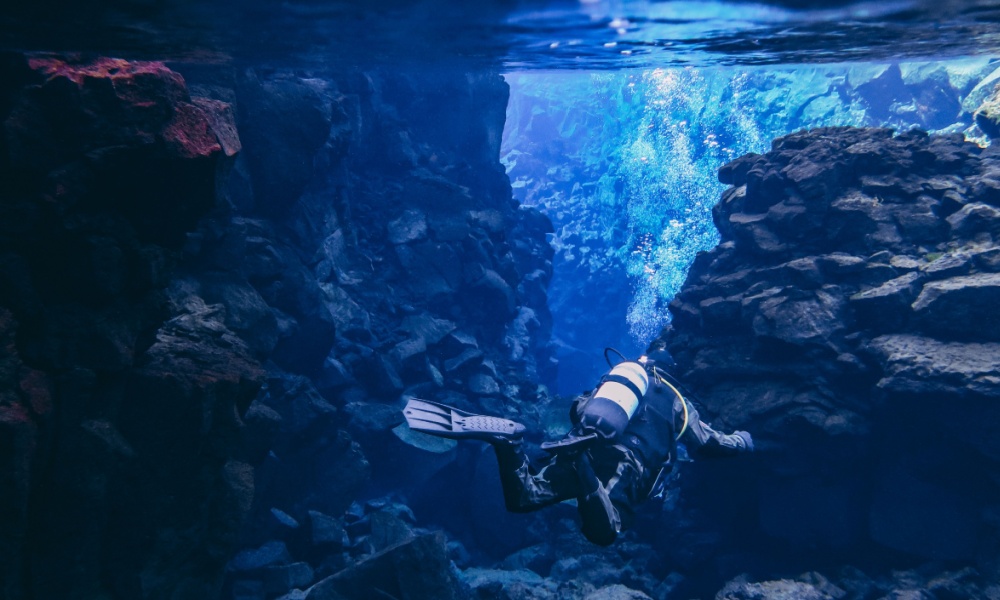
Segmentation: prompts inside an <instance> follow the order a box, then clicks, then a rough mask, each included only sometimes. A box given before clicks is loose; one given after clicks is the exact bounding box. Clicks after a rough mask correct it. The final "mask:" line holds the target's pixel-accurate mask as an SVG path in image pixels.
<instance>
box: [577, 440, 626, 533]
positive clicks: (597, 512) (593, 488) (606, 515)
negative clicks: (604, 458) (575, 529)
mask: <svg viewBox="0 0 1000 600" xmlns="http://www.w3.org/2000/svg"><path fill="white" fill-rule="evenodd" d="M576 470H577V476H578V480H579V484H580V489H581V493H580V496H579V497H578V498H577V501H576V503H577V511H578V512H579V513H580V519H581V521H582V522H583V524H582V526H581V528H580V529H581V531H582V532H583V535H584V537H586V538H587V539H588V540H590V541H591V542H593V543H594V544H597V545H599V546H609V545H611V543H613V542H614V541H615V539H616V538H617V537H618V532H619V531H620V530H621V522H620V521H619V518H618V510H617V509H616V508H615V507H614V505H613V504H612V503H611V498H610V497H609V496H608V492H607V490H606V489H605V488H604V485H603V484H601V480H600V479H598V477H597V474H596V473H594V469H593V467H592V466H591V465H590V456H589V454H588V453H586V452H584V453H583V454H581V455H580V457H579V459H578V460H577V464H576Z"/></svg>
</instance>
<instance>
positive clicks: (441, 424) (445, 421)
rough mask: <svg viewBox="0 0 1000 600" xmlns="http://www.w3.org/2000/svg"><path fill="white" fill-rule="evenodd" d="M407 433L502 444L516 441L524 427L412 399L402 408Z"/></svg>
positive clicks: (499, 418) (506, 420)
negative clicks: (408, 431)
mask: <svg viewBox="0 0 1000 600" xmlns="http://www.w3.org/2000/svg"><path fill="white" fill-rule="evenodd" d="M403 416H404V417H406V422H407V424H408V425H409V426H410V429H412V430H414V431H419V432H421V433H427V434H430V435H434V436H437V437H444V438H451V439H458V440H465V439H470V440H482V441H484V442H490V443H501V442H506V441H514V440H519V439H521V437H522V436H523V435H524V429H525V428H524V425H521V424H520V423H518V422H516V421H511V420H510V419H503V418H501V417H491V416H489V415H474V414H472V413H467V412H464V411H461V410H458V409H457V408H452V407H450V406H445V405H444V404H438V403H437V402H430V401H428V400H419V399H417V398H411V399H410V400H409V401H408V402H407V403H406V407H404V408H403Z"/></svg>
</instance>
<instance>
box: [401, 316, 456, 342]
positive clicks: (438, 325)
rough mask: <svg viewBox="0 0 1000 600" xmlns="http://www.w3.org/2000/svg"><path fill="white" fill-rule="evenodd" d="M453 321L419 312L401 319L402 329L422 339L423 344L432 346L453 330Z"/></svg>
mask: <svg viewBox="0 0 1000 600" xmlns="http://www.w3.org/2000/svg"><path fill="white" fill-rule="evenodd" d="M455 327H456V325H455V323H453V322H451V321H447V320H444V319H437V318H434V317H432V316H431V315H429V314H419V315H412V316H408V317H406V318H405V319H403V325H402V329H403V330H405V331H407V332H408V333H410V334H411V335H413V336H414V337H418V338H421V339H423V340H424V344H426V345H428V346H433V345H435V344H437V343H438V342H440V341H441V340H442V339H444V337H445V336H446V335H448V334H449V333H451V332H452V331H454V330H455Z"/></svg>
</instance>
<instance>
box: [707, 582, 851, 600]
mask: <svg viewBox="0 0 1000 600" xmlns="http://www.w3.org/2000/svg"><path fill="white" fill-rule="evenodd" d="M831 592H832V593H831ZM845 596H846V593H845V592H844V591H843V590H840V589H837V588H833V589H832V590H830V591H826V590H820V589H818V588H817V587H816V586H814V585H813V584H811V583H806V582H802V581H793V580H788V579H779V580H774V581H761V582H756V583H751V582H750V581H748V580H747V577H746V576H741V577H738V578H736V579H734V580H732V581H730V582H729V583H727V584H726V586H725V587H724V588H722V589H721V590H720V591H719V593H718V594H716V595H715V599H716V600H786V599H787V600H792V599H793V598H794V599H795V600H840V599H841V598H844V597H845Z"/></svg>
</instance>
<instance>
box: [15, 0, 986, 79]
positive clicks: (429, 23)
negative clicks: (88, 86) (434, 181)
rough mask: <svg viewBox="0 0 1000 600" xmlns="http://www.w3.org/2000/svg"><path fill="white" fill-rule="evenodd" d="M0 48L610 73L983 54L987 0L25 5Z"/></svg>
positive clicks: (257, 0)
mask: <svg viewBox="0 0 1000 600" xmlns="http://www.w3.org/2000/svg"><path fill="white" fill-rule="evenodd" d="M0 31H2V33H3V35H2V36H0V48H7V49H10V48H16V49H25V48H28V49H30V48H39V49H45V50H93V51H102V52H113V53H115V54H119V55H146V56H156V57H158V58H161V59H162V58H165V57H170V58H173V59H175V60H179V61H183V60H194V61H204V60H215V61H236V62H246V63H251V64H256V65H260V64H263V63H269V62H270V63H281V64H285V65H290V66H293V67H295V68H330V67H334V68H338V67H348V66H356V65H359V64H381V65H386V66H402V65H414V64H416V65H424V66H427V65H435V66H451V67H477V68H478V67H489V68H497V69H499V70H501V71H508V72H509V71H516V70H524V69H532V70H536V69H542V70H610V71H617V70H621V69H637V68H642V69H646V68H656V67H670V66H679V65H695V66H703V67H704V66H717V65H774V64H807V63H811V64H816V63H830V62H856V61H861V62H864V61H881V60H902V59H909V60H917V59H921V58H925V59H926V58H934V59H940V58H946V57H961V56H989V55H993V54H996V53H997V51H998V50H1000V36H998V35H997V32H998V31H1000V5H998V3H997V2H995V1H992V0H892V1H887V2H843V1H836V0H834V1H830V0H827V1H819V2H816V1H810V0H783V1H774V2H770V3H768V2H743V1H719V0H714V1H704V2H703V1H660V2H657V1H652V0H553V1H545V0H483V1H482V2H475V3H473V2H455V1H452V0H375V1H368V2H365V1H361V0H326V1H318V0H290V1H286V2H270V1H267V0H246V1H242V2H236V1H235V0H218V1H215V2H193V1H174V2H143V1H139V0H134V1H127V0H121V1H119V2H114V3H106V4H105V3H99V4H92V3H87V2H72V3H71V2H60V1H59V0H52V1H50V2H41V3H24V4H23V5H20V6H19V5H17V4H15V5H14V6H8V7H6V8H5V9H4V10H3V11H0Z"/></svg>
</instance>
